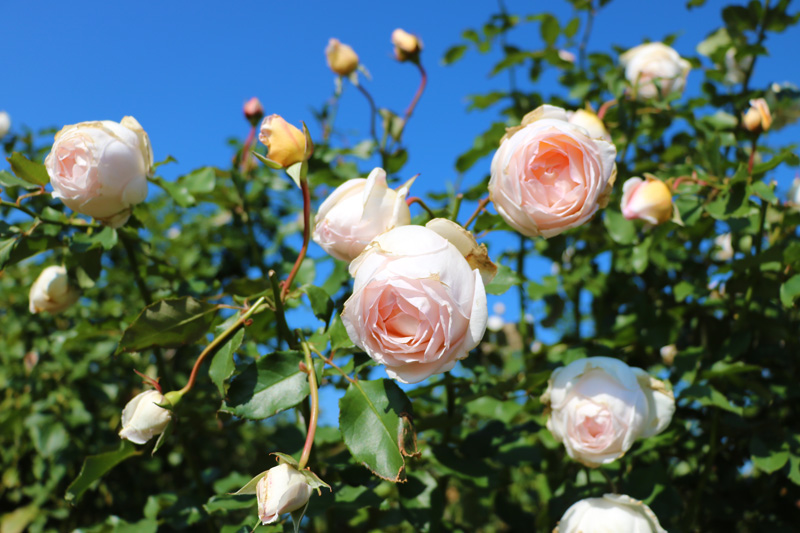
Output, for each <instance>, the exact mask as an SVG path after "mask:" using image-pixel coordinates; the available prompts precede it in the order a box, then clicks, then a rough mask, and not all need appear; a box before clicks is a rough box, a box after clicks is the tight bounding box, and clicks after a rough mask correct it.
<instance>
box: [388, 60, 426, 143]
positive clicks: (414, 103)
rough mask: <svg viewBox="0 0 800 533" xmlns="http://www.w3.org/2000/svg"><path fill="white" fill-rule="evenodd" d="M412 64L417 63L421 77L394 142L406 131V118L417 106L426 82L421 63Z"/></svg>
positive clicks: (398, 140)
mask: <svg viewBox="0 0 800 533" xmlns="http://www.w3.org/2000/svg"><path fill="white" fill-rule="evenodd" d="M414 64H415V65H417V68H418V69H419V73H420V75H421V78H420V80H419V87H417V92H416V93H415V94H414V98H413V99H412V100H411V103H410V104H408V107H407V108H406V112H405V113H404V114H403V127H402V128H400V132H399V133H398V134H397V139H395V141H396V142H400V139H401V138H402V137H403V132H404V131H406V126H407V125H408V120H409V119H410V118H411V114H412V113H413V112H414V109H415V108H416V107H417V103H418V102H419V99H420V97H421V96H422V93H423V92H425V86H426V85H427V84H428V73H427V72H425V68H424V67H423V66H422V63H420V62H419V61H416V62H415V63H414Z"/></svg>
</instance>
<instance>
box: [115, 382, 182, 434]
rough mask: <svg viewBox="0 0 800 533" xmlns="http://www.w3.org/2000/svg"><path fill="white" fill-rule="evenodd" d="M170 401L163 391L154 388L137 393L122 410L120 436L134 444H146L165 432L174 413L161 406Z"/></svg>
mask: <svg viewBox="0 0 800 533" xmlns="http://www.w3.org/2000/svg"><path fill="white" fill-rule="evenodd" d="M169 403H170V402H169V401H168V400H167V398H165V396H164V395H163V394H161V392H159V391H157V390H154V389H151V390H146V391H144V392H140V393H139V394H137V395H136V396H135V397H134V398H133V399H132V400H131V401H129V402H128V405H126V406H125V409H123V410H122V429H121V430H120V432H119V436H120V438H122V439H128V440H129V441H131V442H133V443H134V444H144V443H146V442H147V441H149V440H150V439H152V438H153V437H155V436H156V435H160V434H161V433H163V432H164V430H165V429H166V428H167V425H168V424H169V421H170V420H171V419H172V413H171V412H170V410H169V409H165V408H164V407H160V406H161V405H167V404H169Z"/></svg>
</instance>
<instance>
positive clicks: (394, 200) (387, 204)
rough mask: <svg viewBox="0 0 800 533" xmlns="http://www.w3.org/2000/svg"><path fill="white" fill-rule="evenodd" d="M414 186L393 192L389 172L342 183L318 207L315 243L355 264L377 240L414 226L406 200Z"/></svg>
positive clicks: (408, 184) (402, 187) (409, 183)
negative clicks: (389, 185)
mask: <svg viewBox="0 0 800 533" xmlns="http://www.w3.org/2000/svg"><path fill="white" fill-rule="evenodd" d="M412 182H413V179H411V180H409V181H408V182H406V183H405V184H404V185H402V186H401V187H398V189H397V190H393V189H390V188H389V187H387V185H386V172H385V171H384V170H383V169H382V168H376V169H374V170H373V171H372V172H370V174H369V177H367V179H363V178H358V179H352V180H347V181H346V182H344V183H342V184H341V185H339V186H338V187H337V188H336V190H334V191H333V192H332V193H331V195H330V196H328V197H327V198H326V199H325V201H324V202H322V205H320V206H319V211H318V212H317V216H316V220H315V224H314V233H313V235H312V238H313V239H314V242H316V243H317V244H319V245H320V246H321V247H322V249H323V250H325V251H326V252H328V253H329V254H330V255H332V256H333V257H335V258H336V259H340V260H342V261H348V262H349V261H352V260H353V259H355V258H356V257H357V256H358V254H360V253H361V252H362V251H363V250H364V248H365V247H366V246H367V245H368V244H369V243H370V241H372V239H374V238H375V237H376V236H378V235H380V234H381V233H383V232H384V231H387V230H389V229H392V228H394V227H397V226H405V225H406V224H410V223H411V213H410V212H409V209H408V204H407V203H406V196H408V189H409V187H411V184H412Z"/></svg>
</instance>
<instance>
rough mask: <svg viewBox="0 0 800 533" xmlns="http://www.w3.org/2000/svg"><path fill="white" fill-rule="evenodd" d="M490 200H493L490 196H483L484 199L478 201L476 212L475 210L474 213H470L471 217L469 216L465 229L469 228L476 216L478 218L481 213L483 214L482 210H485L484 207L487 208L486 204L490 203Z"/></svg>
mask: <svg viewBox="0 0 800 533" xmlns="http://www.w3.org/2000/svg"><path fill="white" fill-rule="evenodd" d="M490 201H491V200H490V199H489V197H488V196H487V197H486V198H482V199H481V201H480V202H478V207H477V208H475V212H474V213H472V215H470V217H469V218H468V219H467V221H466V222H465V223H464V229H469V225H470V224H472V222H473V221H474V220H475V219H476V218H478V215H480V214H481V211H483V210H484V209H486V206H487V205H488V204H489V202H490Z"/></svg>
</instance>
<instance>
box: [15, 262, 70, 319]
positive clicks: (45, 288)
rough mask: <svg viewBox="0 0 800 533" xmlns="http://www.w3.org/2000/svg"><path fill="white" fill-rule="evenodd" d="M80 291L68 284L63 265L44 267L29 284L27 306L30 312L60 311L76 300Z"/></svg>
mask: <svg viewBox="0 0 800 533" xmlns="http://www.w3.org/2000/svg"><path fill="white" fill-rule="evenodd" d="M80 295H81V291H80V290H78V289H77V288H76V287H72V286H70V284H69V278H68V277H67V269H66V268H64V267H63V266H49V267H47V268H45V269H44V270H43V271H42V273H41V274H39V277H38V278H36V281H34V282H33V285H31V291H30V295H29V303H28V308H29V309H30V312H31V313H39V312H41V311H49V312H50V313H60V312H61V311H63V310H64V309H66V308H68V307H69V306H71V305H72V304H74V303H75V302H77V301H78V298H80Z"/></svg>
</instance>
